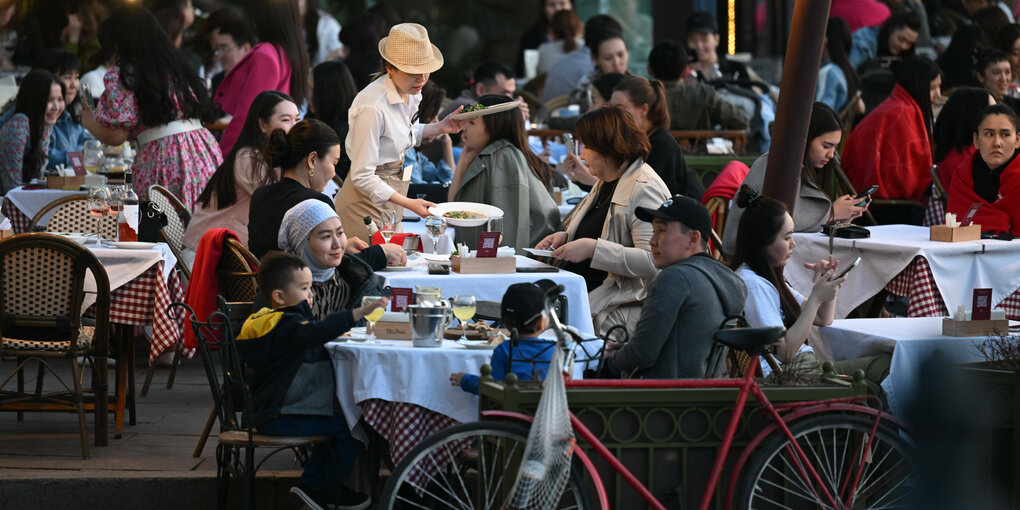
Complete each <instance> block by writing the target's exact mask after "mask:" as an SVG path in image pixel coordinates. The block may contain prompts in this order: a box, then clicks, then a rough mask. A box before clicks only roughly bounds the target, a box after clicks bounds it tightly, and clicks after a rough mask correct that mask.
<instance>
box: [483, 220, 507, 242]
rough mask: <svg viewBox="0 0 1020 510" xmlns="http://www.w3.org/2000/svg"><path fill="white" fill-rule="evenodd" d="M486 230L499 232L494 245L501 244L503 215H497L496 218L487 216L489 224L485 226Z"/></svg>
mask: <svg viewBox="0 0 1020 510" xmlns="http://www.w3.org/2000/svg"><path fill="white" fill-rule="evenodd" d="M485 230H486V232H499V241H498V242H497V243H496V246H502V245H503V217H502V216H499V217H496V218H489V225H488V227H486V229H485Z"/></svg>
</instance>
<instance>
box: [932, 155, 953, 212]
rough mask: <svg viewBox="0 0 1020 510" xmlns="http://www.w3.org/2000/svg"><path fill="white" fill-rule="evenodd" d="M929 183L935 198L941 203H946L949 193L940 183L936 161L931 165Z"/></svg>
mask: <svg viewBox="0 0 1020 510" xmlns="http://www.w3.org/2000/svg"><path fill="white" fill-rule="evenodd" d="M931 184H932V186H934V191H933V192H934V193H935V199H936V200H938V201H940V202H942V205H946V204H947V202H948V201H949V194H948V193H946V188H945V186H943V185H942V179H939V165H938V163H936V164H934V165H932V166H931Z"/></svg>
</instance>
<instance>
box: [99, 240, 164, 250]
mask: <svg viewBox="0 0 1020 510" xmlns="http://www.w3.org/2000/svg"><path fill="white" fill-rule="evenodd" d="M110 244H112V245H113V246H116V247H117V248H120V249H122V250H151V249H153V248H155V247H156V243H144V242H141V241H121V242H111V243H110Z"/></svg>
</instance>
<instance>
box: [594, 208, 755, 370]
mask: <svg viewBox="0 0 1020 510" xmlns="http://www.w3.org/2000/svg"><path fill="white" fill-rule="evenodd" d="M636 213H637V217H638V219H640V220H642V221H649V222H651V223H652V227H653V233H652V239H651V241H650V242H649V245H650V246H651V249H652V257H653V258H654V260H655V267H657V268H659V269H661V271H660V272H659V274H658V276H656V277H655V280H654V281H653V282H652V285H651V289H650V290H649V293H648V297H646V298H645V302H644V306H643V307H642V309H641V318H640V319H639V320H638V324H637V328H636V330H635V331H634V332H633V334H632V335H631V337H630V342H628V343H626V344H624V345H623V346H622V347H620V344H616V343H614V342H609V343H607V344H606V346H607V348H606V350H607V354H606V355H607V358H606V360H605V370H606V371H608V373H609V374H610V375H613V376H617V377H620V376H628V377H641V378H645V379H679V378H703V377H714V376H718V375H719V374H716V373H712V374H706V373H705V370H706V367H705V365H706V359H707V358H708V353H709V351H710V350H711V348H712V341H713V340H712V334H713V333H714V332H715V330H716V329H717V328H718V327H719V324H720V323H722V321H723V319H725V318H726V317H728V316H730V315H739V314H741V313H742V312H743V310H744V302H745V301H746V299H747V288H746V287H744V282H743V281H741V279H740V277H738V276H737V275H736V274H735V273H734V272H733V271H731V270H730V269H729V268H728V267H726V266H724V265H723V264H721V263H719V262H718V261H716V260H715V259H713V258H712V256H711V255H709V251H708V239H709V238H710V236H711V230H712V220H711V218H709V216H708V211H707V210H705V207H704V206H702V205H701V204H700V203H698V202H697V201H696V200H694V199H692V198H690V197H685V196H682V195H677V196H674V197H673V198H670V199H669V200H666V202H665V203H664V204H662V207H660V208H658V209H655V210H652V209H648V208H645V207H638V208H637V209H636Z"/></svg>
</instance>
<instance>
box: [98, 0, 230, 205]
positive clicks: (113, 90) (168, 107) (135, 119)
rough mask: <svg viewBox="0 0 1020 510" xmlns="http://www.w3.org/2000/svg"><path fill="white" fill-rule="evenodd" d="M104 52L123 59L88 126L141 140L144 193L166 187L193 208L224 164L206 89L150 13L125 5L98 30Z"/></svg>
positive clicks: (139, 171) (105, 134)
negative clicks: (108, 50)
mask: <svg viewBox="0 0 1020 510" xmlns="http://www.w3.org/2000/svg"><path fill="white" fill-rule="evenodd" d="M99 38H100V40H101V41H102V43H103V46H104V47H108V48H112V50H113V51H114V53H115V54H116V65H114V66H113V67H111V68H110V70H109V71H107V72H106V76H105V77H104V78H103V82H104V83H105V85H106V90H105V91H104V92H103V96H102V97H101V98H100V99H99V104H98V105H97V106H96V109H95V111H93V110H92V109H91V108H89V107H88V106H87V105H86V107H85V109H84V110H82V125H83V126H85V129H88V130H89V132H90V133H92V135H93V136H95V137H96V138H97V139H98V140H100V141H102V142H103V143H106V144H108V145H120V144H122V143H124V142H125V141H127V140H137V141H138V145H139V148H138V155H137V157H136V158H135V161H134V164H133V166H132V168H133V171H134V176H135V186H136V188H137V190H139V191H142V190H145V189H147V188H148V187H149V186H150V185H152V184H159V185H162V186H164V187H166V188H167V189H169V190H170V191H171V192H172V193H173V194H174V195H176V196H177V197H178V198H180V199H181V202H183V203H184V205H185V206H187V207H188V208H189V209H191V208H194V206H195V203H196V201H197V199H198V195H199V194H200V193H201V192H202V189H203V188H205V183H206V181H208V180H209V176H211V175H212V174H213V172H215V171H216V167H217V165H219V164H220V163H221V162H222V161H223V157H222V156H221V155H220V151H219V148H218V147H217V145H216V140H215V139H214V138H213V136H212V133H210V132H209V131H208V130H207V129H205V128H204V127H203V126H202V122H203V121H208V120H211V119H210V117H211V111H210V108H209V100H208V96H207V95H206V91H205V85H204V84H203V83H202V80H200V79H199V78H198V76H197V75H196V74H195V72H194V71H192V70H191V68H190V67H189V66H188V64H187V63H186V62H185V61H184V58H183V57H182V56H181V53H180V52H179V51H177V49H176V48H174V46H173V44H172V43H171V42H170V40H169V39H168V38H167V36H166V34H165V33H163V31H162V30H160V28H159V26H158V25H157V24H156V19H155V18H154V17H153V16H152V14H150V13H149V11H147V10H146V9H145V8H144V7H141V6H139V5H137V4H124V5H122V6H120V7H118V8H117V9H114V11H113V12H112V13H111V14H110V17H109V18H107V20H106V21H104V22H103V24H102V25H101V26H100V27H99Z"/></svg>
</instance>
